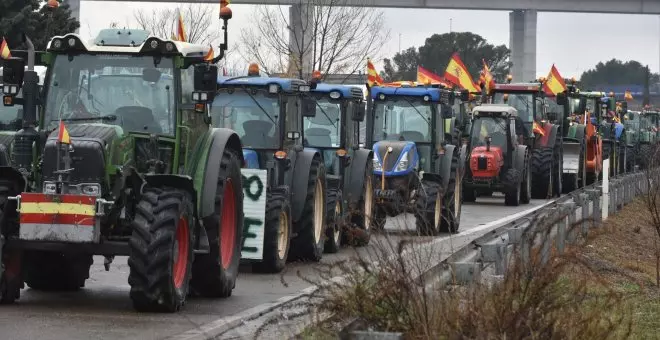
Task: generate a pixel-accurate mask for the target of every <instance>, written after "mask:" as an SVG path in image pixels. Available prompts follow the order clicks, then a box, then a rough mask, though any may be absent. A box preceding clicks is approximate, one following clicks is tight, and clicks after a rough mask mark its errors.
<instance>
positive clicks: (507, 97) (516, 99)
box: [493, 92, 542, 123]
mask: <svg viewBox="0 0 660 340" xmlns="http://www.w3.org/2000/svg"><path fill="white" fill-rule="evenodd" d="M493 104H508V105H510V106H513V107H514V108H515V109H516V110H518V117H520V119H521V120H522V121H523V122H525V123H531V122H532V121H533V120H534V116H535V112H536V111H535V110H537V109H538V107H537V106H539V105H542V103H538V102H537V101H535V100H534V95H533V94H531V93H520V94H513V93H501V92H497V93H495V95H494V96H493Z"/></svg>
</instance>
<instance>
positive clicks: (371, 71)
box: [367, 58, 383, 87]
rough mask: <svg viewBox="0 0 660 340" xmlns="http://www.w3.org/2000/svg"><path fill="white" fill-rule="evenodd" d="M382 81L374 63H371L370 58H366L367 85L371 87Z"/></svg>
mask: <svg viewBox="0 0 660 340" xmlns="http://www.w3.org/2000/svg"><path fill="white" fill-rule="evenodd" d="M382 83H383V78H381V77H380V75H379V74H378V72H376V68H375V67H374V64H372V63H371V59H368V58H367V85H368V86H369V87H372V86H374V85H376V86H377V85H381V84H382Z"/></svg>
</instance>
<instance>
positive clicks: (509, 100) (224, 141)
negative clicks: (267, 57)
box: [0, 8, 660, 312]
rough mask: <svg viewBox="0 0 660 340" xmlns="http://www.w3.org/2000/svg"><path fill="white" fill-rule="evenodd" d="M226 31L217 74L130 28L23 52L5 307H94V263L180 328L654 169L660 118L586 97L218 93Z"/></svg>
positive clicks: (172, 45)
mask: <svg viewBox="0 0 660 340" xmlns="http://www.w3.org/2000/svg"><path fill="white" fill-rule="evenodd" d="M230 18H231V11H229V10H228V9H227V8H225V10H224V11H222V12H221V19H222V20H223V31H224V42H223V44H222V45H221V46H220V53H219V55H218V56H216V57H214V58H213V60H211V62H208V58H207V55H208V53H209V48H208V47H206V46H200V45H195V44H190V43H185V42H180V41H172V40H167V39H161V38H158V37H155V36H152V35H150V34H149V32H147V31H143V30H126V29H108V30H103V31H101V32H100V33H99V35H98V36H97V38H96V39H94V40H93V41H90V42H86V41H83V40H82V39H81V38H80V37H79V36H78V35H76V34H67V35H64V36H56V37H53V38H52V39H51V40H50V42H49V43H48V47H47V48H46V51H43V52H36V51H35V50H34V48H33V47H32V44H31V42H30V40H29V38H27V37H26V38H25V43H26V45H27V46H28V49H27V50H26V51H12V52H13V54H14V57H13V58H10V59H8V60H4V62H3V64H2V72H3V73H2V82H3V84H2V86H1V88H2V92H3V106H2V108H0V264H1V265H0V302H1V303H12V302H14V301H15V300H16V299H18V298H19V297H20V291H21V289H22V288H24V286H25V284H27V286H29V287H31V288H32V289H42V290H76V289H79V288H81V287H84V285H85V281H86V280H87V279H88V278H89V271H90V266H91V265H92V263H93V259H92V256H94V255H102V256H104V257H105V261H104V265H105V268H106V270H109V269H110V266H111V264H112V262H113V260H114V257H115V256H128V265H129V268H130V273H129V277H128V283H129V285H130V287H131V288H130V298H131V299H132V301H133V305H134V307H135V308H136V309H137V310H140V311H165V312H174V311H177V310H179V309H180V308H181V307H182V306H183V305H184V303H185V301H186V298H187V296H189V295H199V296H205V297H228V296H230V295H231V294H232V290H233V289H234V288H235V286H236V282H237V276H238V272H239V266H240V265H241V264H247V265H250V266H251V267H252V269H253V270H254V271H258V272H266V273H277V272H281V271H282V270H283V269H284V268H285V267H286V265H287V263H288V262H290V261H313V262H318V261H320V260H321V258H322V256H323V254H324V253H334V252H337V251H338V250H339V249H340V247H342V246H343V245H347V244H350V245H355V246H364V245H367V244H368V243H369V241H370V237H371V232H372V231H374V230H380V229H383V228H384V226H385V221H386V218H387V216H395V215H398V214H401V213H403V212H410V213H413V214H414V215H415V220H416V222H415V223H416V229H417V231H418V232H419V234H421V235H437V234H439V233H441V232H451V233H456V232H458V230H459V226H460V220H461V218H460V217H461V209H462V205H463V202H474V201H475V200H476V199H477V198H478V197H480V196H491V195H492V194H493V192H495V191H499V192H503V193H504V200H505V203H506V204H507V205H518V204H520V203H528V202H529V201H530V200H531V199H532V198H538V199H545V198H550V197H554V196H558V195H560V194H561V193H564V192H570V191H572V190H574V189H576V188H579V187H581V186H584V185H586V184H589V183H591V182H594V181H596V180H597V179H598V178H599V177H600V176H601V172H602V159H603V158H610V159H611V160H612V164H613V166H612V167H611V174H612V175H617V174H619V173H622V172H626V171H631V170H633V168H634V166H635V165H641V166H644V164H645V163H644V162H645V158H644V157H643V156H644V154H646V153H649V152H650V150H651V148H653V147H654V146H655V143H656V141H657V140H658V138H657V137H658V136H657V133H658V132H657V130H658V126H659V125H658V124H659V123H660V122H659V121H658V117H659V116H660V112H655V111H650V110H647V111H644V112H633V111H627V107H626V105H625V104H626V103H625V102H623V103H622V105H619V106H617V105H616V104H617V103H615V101H614V98H613V97H612V96H606V95H604V94H603V93H596V92H580V91H579V90H578V89H577V88H576V87H575V86H574V85H570V86H569V89H568V91H566V92H565V93H562V94H560V95H558V96H557V97H556V98H547V97H546V96H545V95H544V92H543V90H542V89H543V83H542V82H533V83H525V84H510V83H507V84H497V85H496V86H495V88H494V90H493V92H492V93H488V94H470V93H468V92H466V91H459V90H456V89H449V88H444V87H441V86H431V85H417V84H415V85H414V86H397V87H392V86H374V87H371V88H370V89H369V91H368V95H367V98H366V100H365V94H364V92H363V91H362V89H360V88H358V87H353V86H347V85H336V84H327V83H323V82H322V81H321V75H320V74H319V73H317V72H315V73H314V74H313V76H312V78H311V79H310V80H308V81H305V80H299V79H288V78H276V77H262V76H260V75H259V74H260V72H259V69H258V66H256V64H252V65H250V67H249V69H248V74H247V75H246V76H239V77H227V76H220V75H219V74H218V67H217V66H216V63H217V62H218V61H219V60H220V59H222V58H223V57H224V53H225V51H226V49H227V24H228V20H229V19H230ZM610 113H612V115H611V116H610ZM617 117H618V118H621V119H623V120H625V124H621V123H618V122H617V121H616V119H617ZM363 124H366V136H360V133H361V131H363V129H361V126H362V125H363ZM362 138H364V139H366V144H365V145H363V144H361V143H360V142H359V141H360V140H361V139H362Z"/></svg>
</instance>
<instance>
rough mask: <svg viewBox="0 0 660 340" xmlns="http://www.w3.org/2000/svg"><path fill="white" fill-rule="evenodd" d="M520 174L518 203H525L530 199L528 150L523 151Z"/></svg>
mask: <svg viewBox="0 0 660 340" xmlns="http://www.w3.org/2000/svg"><path fill="white" fill-rule="evenodd" d="M521 176H522V183H521V188H520V203H522V204H527V203H529V202H530V201H531V200H532V166H531V157H530V154H529V153H528V152H526V153H525V167H524V168H523V173H522V174H521Z"/></svg>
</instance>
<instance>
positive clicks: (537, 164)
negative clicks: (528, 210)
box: [531, 147, 556, 199]
mask: <svg viewBox="0 0 660 340" xmlns="http://www.w3.org/2000/svg"><path fill="white" fill-rule="evenodd" d="M553 156H554V149H553V148H548V147H544V148H537V149H534V150H533V151H532V164H531V166H532V193H531V194H532V198H534V199H546V198H550V193H551V190H550V188H551V187H552V185H553V182H554V181H556V179H555V176H554V174H553V170H554V167H553V165H554V159H553Z"/></svg>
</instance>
